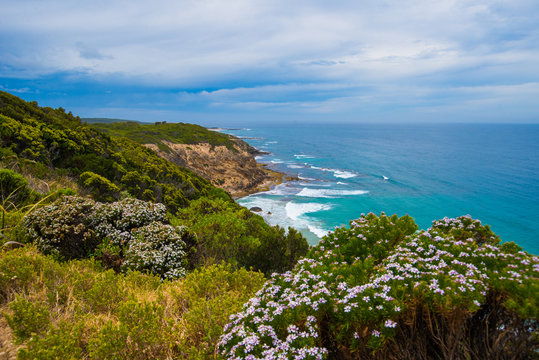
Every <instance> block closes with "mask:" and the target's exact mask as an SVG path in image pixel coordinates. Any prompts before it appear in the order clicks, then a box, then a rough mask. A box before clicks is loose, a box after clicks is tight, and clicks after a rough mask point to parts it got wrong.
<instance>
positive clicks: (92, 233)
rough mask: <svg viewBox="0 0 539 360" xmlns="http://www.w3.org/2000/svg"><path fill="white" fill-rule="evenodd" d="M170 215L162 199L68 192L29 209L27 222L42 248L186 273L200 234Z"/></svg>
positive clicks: (166, 273)
mask: <svg viewBox="0 0 539 360" xmlns="http://www.w3.org/2000/svg"><path fill="white" fill-rule="evenodd" d="M166 221H167V217H166V209H165V207H164V205H161V204H154V203H150V202H145V201H141V200H137V199H131V198H126V199H123V200H121V201H118V202H114V203H110V204H103V203H99V202H95V201H93V200H89V199H83V198H77V197H63V198H61V199H59V200H57V201H56V202H55V203H53V204H51V205H48V206H44V207H42V208H40V209H38V210H36V211H34V212H33V213H31V214H29V215H28V216H27V217H26V218H25V220H24V227H25V228H26V233H27V235H28V236H29V238H30V239H31V240H32V241H34V242H35V244H36V246H37V247H38V249H40V250H41V251H43V252H44V253H45V254H53V255H55V256H57V257H58V258H59V259H74V258H85V257H88V256H90V255H92V254H94V255H95V256H96V257H97V258H98V259H100V260H102V261H103V263H104V264H105V265H108V266H110V267H112V268H114V269H117V270H119V269H124V270H128V269H134V270H141V271H142V270H147V271H151V272H155V273H156V274H159V275H160V276H162V277H163V278H168V279H172V278H177V277H180V276H183V275H185V272H186V269H187V268H188V256H187V254H188V253H189V251H190V249H191V248H192V247H193V246H194V243H195V239H194V238H193V237H192V236H191V235H190V234H189V233H188V232H187V230H186V229H185V228H177V227H173V226H171V225H168V224H164V223H163V222H166Z"/></svg>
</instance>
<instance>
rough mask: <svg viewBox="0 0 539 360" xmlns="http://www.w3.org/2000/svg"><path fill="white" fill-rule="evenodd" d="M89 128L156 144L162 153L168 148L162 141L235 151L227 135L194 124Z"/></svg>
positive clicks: (130, 124) (141, 142)
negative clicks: (222, 147) (223, 147)
mask: <svg viewBox="0 0 539 360" xmlns="http://www.w3.org/2000/svg"><path fill="white" fill-rule="evenodd" d="M90 126H91V127H92V128H94V129H99V130H100V131H102V132H104V133H106V134H109V135H111V136H120V137H126V138H129V139H131V140H134V141H136V142H138V143H139V144H157V145H158V146H159V148H160V149H161V150H164V151H168V150H169V148H168V147H167V146H166V145H165V144H164V143H163V140H166V141H169V142H172V143H178V144H198V143H208V144H210V145H212V146H226V147H227V148H229V149H235V148H234V143H233V141H232V140H231V139H230V136H229V135H227V134H222V133H219V132H217V131H211V130H208V129H206V128H205V127H202V126H200V125H194V124H184V123H157V124H141V123H137V122H133V121H129V122H116V123H93V124H91V125H90Z"/></svg>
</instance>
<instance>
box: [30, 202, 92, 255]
mask: <svg viewBox="0 0 539 360" xmlns="http://www.w3.org/2000/svg"><path fill="white" fill-rule="evenodd" d="M94 210H95V202H94V201H92V200H89V199H84V198H77V197H63V198H61V199H59V200H57V201H56V202H55V203H53V204H51V205H47V206H44V207H42V208H40V209H37V210H36V211H34V212H33V213H30V214H28V215H27V216H26V218H25V220H24V222H23V227H24V228H25V229H26V233H27V235H28V237H29V238H30V239H31V240H32V241H33V242H34V243H35V244H36V246H37V247H38V249H39V250H41V251H42V252H43V253H45V254H53V255H55V256H58V257H59V258H62V259H73V258H83V257H86V256H88V255H89V254H90V253H91V252H92V251H93V250H94V249H95V247H96V246H97V244H98V243H99V238H98V236H97V235H96V232H95V230H94V229H92V227H91V226H90V224H89V223H88V218H89V215H90V214H91V213H92V212H93V211H94Z"/></svg>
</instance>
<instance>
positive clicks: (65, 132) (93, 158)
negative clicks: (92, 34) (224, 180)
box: [0, 92, 228, 211]
mask: <svg viewBox="0 0 539 360" xmlns="http://www.w3.org/2000/svg"><path fill="white" fill-rule="evenodd" d="M0 122H1V128H0V152H1V155H2V161H3V162H5V165H4V166H5V167H11V168H13V167H16V168H18V169H20V170H21V172H25V171H26V172H30V173H33V174H37V175H38V177H51V175H52V177H53V176H54V174H57V173H62V174H66V175H68V176H70V177H72V178H74V179H76V180H79V179H80V177H81V175H83V174H84V179H80V181H78V183H79V185H80V187H81V188H83V189H85V190H86V191H88V192H89V193H92V194H94V195H96V194H98V193H99V197H100V198H110V199H117V198H119V197H120V193H121V192H122V191H126V192H127V193H129V194H130V195H132V196H135V197H137V198H141V199H144V200H152V201H156V202H162V203H164V204H165V205H167V207H168V208H169V209H170V210H172V211H176V210H177V209H179V208H181V207H184V206H186V205H187V204H188V202H189V201H190V200H194V199H197V198H199V197H200V196H211V197H219V198H223V199H226V198H228V195H227V194H225V193H224V192H222V191H220V190H218V189H216V188H214V187H213V186H211V184H210V183H209V182H208V181H206V180H204V179H203V178H201V177H199V176H197V175H195V174H194V173H193V172H191V171H189V170H187V169H185V168H181V167H178V166H175V165H174V164H171V163H170V162H168V161H166V160H164V159H162V158H161V157H159V156H157V155H156V154H155V153H154V152H153V151H151V150H149V149H147V148H145V147H143V146H140V145H139V144H137V143H136V142H134V141H132V140H129V139H126V138H121V139H120V138H111V137H110V136H108V135H107V134H104V133H102V132H100V131H97V130H96V129H93V128H91V127H90V126H88V125H86V124H84V123H82V122H81V120H80V118H79V117H75V116H73V115H72V114H71V113H66V112H65V110H64V109H62V108H59V109H52V108H47V107H46V108H41V107H39V106H38V105H37V103H36V102H25V101H23V100H21V99H19V98H17V97H15V96H13V95H11V94H9V93H6V92H0ZM8 163H9V165H8Z"/></svg>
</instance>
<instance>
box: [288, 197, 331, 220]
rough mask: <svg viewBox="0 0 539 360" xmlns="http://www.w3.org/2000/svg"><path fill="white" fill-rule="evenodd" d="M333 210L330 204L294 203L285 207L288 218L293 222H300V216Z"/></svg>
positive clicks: (290, 202)
mask: <svg viewBox="0 0 539 360" xmlns="http://www.w3.org/2000/svg"><path fill="white" fill-rule="evenodd" d="M331 208H332V206H331V205H329V204H318V203H296V202H292V201H289V202H288V203H286V206H285V210H286V216H288V217H289V218H290V219H292V220H298V219H299V217H300V216H302V215H305V214H309V213H314V212H318V211H324V210H330V209H331Z"/></svg>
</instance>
